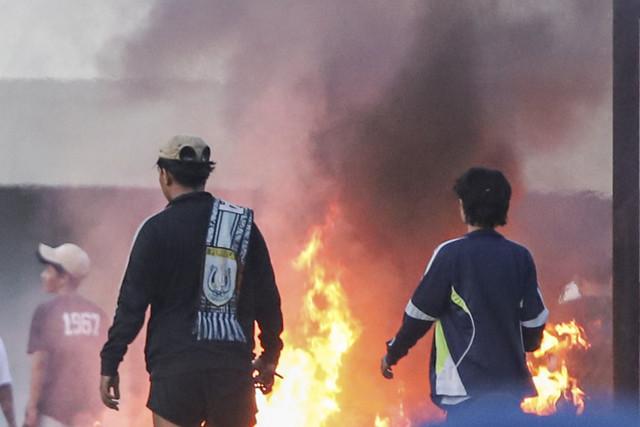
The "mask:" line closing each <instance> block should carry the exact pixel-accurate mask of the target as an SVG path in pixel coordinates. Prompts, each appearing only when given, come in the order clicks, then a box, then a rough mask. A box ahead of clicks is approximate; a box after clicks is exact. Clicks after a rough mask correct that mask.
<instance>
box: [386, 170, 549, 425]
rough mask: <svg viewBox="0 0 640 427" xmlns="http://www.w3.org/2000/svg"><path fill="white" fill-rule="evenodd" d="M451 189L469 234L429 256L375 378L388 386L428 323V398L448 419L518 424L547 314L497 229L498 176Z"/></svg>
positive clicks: (529, 271) (473, 174)
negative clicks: (529, 355)
mask: <svg viewBox="0 0 640 427" xmlns="http://www.w3.org/2000/svg"><path fill="white" fill-rule="evenodd" d="M454 189H455V191H456V194H457V195H458V198H459V199H460V213H461V215H462V219H463V221H464V222H465V223H466V224H467V227H468V233H467V234H466V235H464V236H463V237H460V238H457V239H454V240H450V241H447V242H444V243H442V244H441V245H440V246H439V247H438V248H437V249H436V250H435V252H434V254H433V257H432V258H431V261H430V262H429V264H428V266H427V269H426V271H425V273H424V276H423V277H422V280H421V281H420V284H419V285H418V287H417V289H416V290H415V292H414V294H413V296H412V297H411V299H410V300H409V303H408V304H407V307H406V309H405V311H404V318H403V321H402V326H401V327H400V330H399V331H398V333H397V334H396V336H395V337H394V338H393V339H392V340H390V341H389V342H387V353H386V355H385V356H384V357H383V358H382V361H381V367H380V368H381V372H382V375H383V376H384V377H385V378H393V372H392V368H391V367H392V366H393V365H395V364H396V363H398V361H399V360H400V359H401V358H402V357H404V356H405V355H406V354H407V353H408V351H409V349H410V348H411V347H413V346H414V345H415V344H416V342H417V341H418V340H419V339H420V338H421V337H423V336H424V335H425V334H426V332H427V331H428V330H429V329H430V328H431V326H432V325H434V324H435V331H434V339H433V346H432V351H431V366H430V382H431V398H432V400H433V402H434V403H435V404H436V405H438V406H440V407H441V408H443V409H445V410H446V411H447V418H448V420H449V421H453V422H455V421H456V420H458V421H461V422H462V421H463V420H464V419H467V417H474V419H475V420H476V421H478V420H479V418H478V416H480V417H481V416H482V415H483V414H487V413H490V414H496V411H499V413H501V414H504V415H505V416H511V415H512V416H521V415H522V412H521V411H520V405H519V404H520V402H521V401H522V399H523V398H525V397H529V396H535V395H536V391H535V387H534V385H533V382H532V379H531V374H530V373H529V370H528V369H527V364H526V353H525V352H528V351H534V350H536V349H537V348H538V347H539V346H540V341H541V339H542V332H543V330H544V327H545V323H546V320H547V317H548V315H549V311H548V310H547V308H546V307H545V305H544V302H543V299H542V294H541V292H540V288H539V286H538V282H537V278H536V267H535V264H534V261H533V257H532V256H531V254H530V252H529V250H528V249H527V248H525V247H524V246H522V245H519V244H517V243H515V242H512V241H510V240H508V239H506V238H504V237H503V236H502V235H501V234H499V233H498V232H497V231H496V230H495V228H496V227H497V226H501V225H505V224H506V221H507V212H508V210H509V201H510V199H511V186H510V185H509V182H508V181H507V179H506V178H505V176H504V175H503V174H502V172H500V171H497V170H492V169H487V168H471V169H469V170H467V171H466V172H464V173H463V174H462V175H461V176H460V178H459V179H458V180H457V181H456V183H455V187H454ZM485 421H486V420H485Z"/></svg>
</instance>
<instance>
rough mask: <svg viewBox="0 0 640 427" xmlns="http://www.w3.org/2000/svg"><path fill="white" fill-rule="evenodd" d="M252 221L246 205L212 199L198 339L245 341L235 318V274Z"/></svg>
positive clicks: (251, 215)
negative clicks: (244, 206)
mask: <svg viewBox="0 0 640 427" xmlns="http://www.w3.org/2000/svg"><path fill="white" fill-rule="evenodd" d="M252 223H253V212H252V211H251V210H250V209H247V208H243V207H241V206H236V205H232V204H230V203H227V202H225V201H223V200H219V199H215V200H214V202H213V207H212V209H211V220H210V221H209V229H208V231H207V240H206V251H205V257H204V269H203V274H202V292H201V296H200V308H199V310H198V318H197V323H196V327H195V331H194V333H195V334H196V336H197V338H198V340H222V341H242V342H246V337H245V336H244V332H243V330H242V327H241V326H240V323H238V320H237V311H238V294H239V291H240V284H239V283H238V276H239V273H240V271H239V270H240V269H241V266H242V265H243V263H244V259H245V257H246V254H247V248H248V246H249V235H250V234H251V224H252Z"/></svg>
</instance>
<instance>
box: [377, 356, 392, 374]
mask: <svg viewBox="0 0 640 427" xmlns="http://www.w3.org/2000/svg"><path fill="white" fill-rule="evenodd" d="M380 372H382V376H383V377H385V378H386V379H388V380H390V379H392V378H393V372H391V365H390V364H389V362H387V355H386V354H385V355H384V356H383V357H382V360H381V361H380Z"/></svg>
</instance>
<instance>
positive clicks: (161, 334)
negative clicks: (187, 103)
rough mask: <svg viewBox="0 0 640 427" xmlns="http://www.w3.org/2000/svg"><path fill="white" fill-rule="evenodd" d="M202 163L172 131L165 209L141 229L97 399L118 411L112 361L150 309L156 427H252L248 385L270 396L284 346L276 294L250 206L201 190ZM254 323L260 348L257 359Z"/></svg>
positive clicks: (164, 159) (203, 156)
mask: <svg viewBox="0 0 640 427" xmlns="http://www.w3.org/2000/svg"><path fill="white" fill-rule="evenodd" d="M209 157H210V149H209V147H208V146H207V145H206V144H205V143H204V141H203V140H202V139H200V138H198V137H193V136H184V135H178V136H176V137H174V138H172V139H171V140H170V141H169V142H168V143H167V144H166V145H165V146H164V147H163V148H161V149H160V153H159V159H158V162H157V166H158V171H159V182H160V187H161V189H162V192H163V194H164V196H165V197H166V199H167V200H168V201H169V204H168V206H167V207H166V209H164V210H163V211H162V212H160V213H158V214H156V215H155V216H152V217H151V218H149V219H147V220H146V221H145V222H144V223H143V224H142V225H141V226H140V228H139V230H138V234H137V236H136V238H135V241H134V244H133V247H132V250H131V255H130V259H129V263H128V266H127V269H126V272H125V276H124V279H123V282H122V286H121V289H120V295H119V297H118V306H117V309H116V315H115V318H114V322H113V326H112V327H111V329H110V330H109V338H108V341H107V343H106V344H105V345H104V348H103V350H102V352H101V358H102V377H101V387H100V391H101V396H102V401H103V403H104V404H105V405H106V406H108V407H110V408H112V409H118V403H119V402H118V399H119V397H120V396H119V394H120V393H119V387H118V383H119V378H118V365H119V363H120V362H121V361H122V358H123V356H124V353H125V352H126V349H127V346H128V345H129V344H130V343H131V341H132V340H133V339H134V338H135V336H136V335H137V333H138V332H139V331H140V329H141V327H142V325H143V323H144V316H145V311H146V309H147V307H148V306H149V305H150V306H151V316H150V318H149V323H148V327H147V341H146V348H145V356H146V363H147V370H148V371H149V373H150V378H151V389H150V392H149V400H148V403H147V406H148V407H149V408H150V409H151V411H152V412H153V420H154V425H155V426H156V427H165V426H181V427H190V426H200V425H201V423H202V422H203V421H206V425H207V426H229V427H243V426H252V425H255V422H256V421H255V413H256V406H255V394H254V386H255V387H258V388H260V389H261V390H262V391H263V392H264V393H268V392H270V391H271V388H272V386H273V381H274V374H275V368H276V365H277V362H278V358H279V356H280V351H281V349H282V340H281V339H280V334H281V333H282V312H281V309H280V296H279V293H278V289H277V286H276V283H275V278H274V273H273V268H272V266H271V261H270V259H269V253H268V251H267V247H266V244H265V241H264V238H263V237H262V234H261V233H260V230H259V229H258V227H257V226H256V224H255V223H254V222H253V212H252V211H251V210H250V209H247V208H243V207H240V206H236V205H232V204H230V203H227V202H225V201H223V200H220V199H217V198H214V197H213V196H212V195H211V194H209V193H207V192H205V191H204V187H205V183H206V180H207V179H208V177H209V174H210V172H211V171H212V170H213V166H214V163H213V162H211V161H210V160H209ZM255 322H257V323H258V326H259V328H260V335H259V340H260V344H261V347H262V348H263V349H264V350H263V352H262V354H261V355H260V356H259V357H257V358H256V357H255V355H254V353H253V350H254V323H255ZM252 375H255V378H254V377H253V376H252Z"/></svg>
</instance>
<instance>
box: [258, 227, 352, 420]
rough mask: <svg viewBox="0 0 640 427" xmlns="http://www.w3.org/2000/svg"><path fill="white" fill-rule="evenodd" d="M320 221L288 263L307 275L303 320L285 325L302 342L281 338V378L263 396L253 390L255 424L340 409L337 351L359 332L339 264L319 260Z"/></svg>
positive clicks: (318, 415) (306, 417) (342, 352)
mask: <svg viewBox="0 0 640 427" xmlns="http://www.w3.org/2000/svg"><path fill="white" fill-rule="evenodd" d="M323 232H324V229H323V228H322V227H315V228H314V229H313V230H312V233H311V239H310V241H309V243H308V245H307V247H306V248H305V249H304V250H303V251H302V252H301V253H300V255H299V256H298V258H297V259H296V261H295V263H294V266H295V267H296V269H297V270H299V271H304V272H305V273H306V274H307V276H308V279H309V283H308V284H307V285H308V286H309V290H308V291H307V293H306V295H305V297H304V301H303V306H302V314H303V316H302V318H303V322H302V324H300V325H297V326H296V327H295V328H292V329H291V331H293V333H296V334H298V333H299V334H301V335H302V342H304V345H303V347H302V348H300V347H298V348H297V347H294V346H292V345H291V344H290V343H287V338H288V337H289V332H288V331H289V330H287V331H285V332H284V333H283V340H284V341H285V343H287V344H286V345H285V348H284V349H283V352H282V354H281V356H280V363H279V366H278V371H279V372H281V373H282V374H283V376H284V379H283V380H281V381H279V382H278V383H277V384H276V387H275V388H274V390H273V392H272V393H271V394H269V395H267V396H262V394H260V393H257V394H256V399H257V403H258V409H259V412H258V415H257V419H258V426H259V427H266V426H305V427H316V426H317V427H320V426H323V425H325V424H326V422H327V419H328V418H329V417H330V416H331V415H333V414H336V413H337V412H339V411H340V408H339V405H338V401H337V396H338V394H339V393H340V386H339V382H338V380H339V377H340V367H341V364H342V357H343V356H344V355H345V353H346V352H347V351H348V350H349V348H350V347H351V346H352V345H353V344H354V342H355V340H356V339H357V338H358V335H359V334H360V326H359V325H358V323H357V322H356V321H355V320H354V319H353V318H352V316H351V312H350V310H349V307H348V304H347V297H346V295H345V293H344V291H343V289H342V286H341V284H340V281H339V279H338V276H339V268H337V267H336V266H334V265H331V264H329V263H328V262H326V261H324V260H323V259H322V257H321V251H322V248H323V242H322V239H323Z"/></svg>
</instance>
